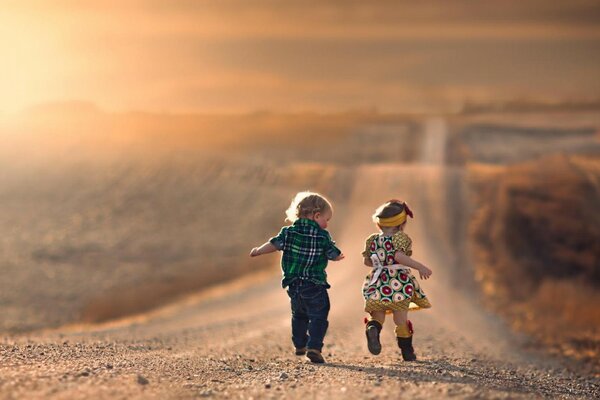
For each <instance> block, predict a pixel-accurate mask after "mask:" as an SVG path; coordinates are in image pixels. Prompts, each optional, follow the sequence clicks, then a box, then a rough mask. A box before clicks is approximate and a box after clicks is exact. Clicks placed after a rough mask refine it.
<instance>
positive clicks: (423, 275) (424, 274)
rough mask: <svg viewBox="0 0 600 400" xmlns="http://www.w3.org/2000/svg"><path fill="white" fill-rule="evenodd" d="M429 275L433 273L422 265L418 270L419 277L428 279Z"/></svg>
mask: <svg viewBox="0 0 600 400" xmlns="http://www.w3.org/2000/svg"><path fill="white" fill-rule="evenodd" d="M431 274H433V272H432V271H431V270H430V269H429V268H427V267H426V266H424V265H423V266H422V267H421V268H419V277H420V278H421V279H429V277H430V276H431Z"/></svg>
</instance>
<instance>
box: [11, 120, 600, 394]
mask: <svg viewBox="0 0 600 400" xmlns="http://www.w3.org/2000/svg"><path fill="white" fill-rule="evenodd" d="M427 126H430V127H432V128H430V129H434V130H440V125H439V122H435V123H432V124H429V125H427ZM442 130H443V129H442ZM429 134H433V133H431V132H430V133H429ZM431 142H432V143H435V141H431ZM424 154H429V155H431V154H433V155H436V154H440V153H439V151H438V150H436V149H428V150H426V151H424ZM428 157H430V156H428ZM431 157H432V158H435V157H438V156H431ZM432 158H428V159H424V160H423V161H424V162H423V163H420V164H411V165H403V164H393V165H390V164H386V165H369V166H362V167H358V168H357V170H356V180H355V187H354V190H353V192H352V195H351V198H350V199H349V203H348V205H347V207H344V209H342V210H338V213H337V214H336V215H335V216H334V219H333V221H332V222H333V224H334V225H335V226H337V227H341V229H338V231H339V232H341V235H338V237H337V238H336V239H337V241H338V244H339V245H340V247H341V248H342V249H343V251H344V253H345V254H346V256H347V258H346V259H345V260H344V261H342V262H339V263H332V264H331V265H330V267H329V268H328V270H329V278H330V283H331V284H332V289H331V292H330V295H331V302H332V312H331V317H330V321H331V325H330V330H329V333H328V335H327V337H326V345H325V349H324V355H325V357H326V359H327V363H326V364H324V365H313V364H310V363H309V362H307V361H306V360H305V359H304V358H303V357H296V356H294V355H293V347H292V345H291V341H290V338H289V336H290V328H289V319H290V315H289V301H288V299H287V296H286V294H285V292H284V291H283V290H281V288H280V286H279V277H278V276H277V274H275V273H273V274H272V273H266V274H261V275H260V276H257V277H252V278H248V279H246V280H241V281H238V282H235V283H232V284H228V285H225V286H221V287H219V288H215V289H213V290H211V291H209V292H207V293H204V294H199V295H197V296H194V297H191V298H189V299H188V300H187V301H184V302H182V303H179V304H176V305H172V306H169V307H165V308H163V309H160V310H157V311H155V312H152V313H149V314H146V315H142V316H138V317H135V318H129V319H125V320H121V321H117V322H114V323H111V324H105V325H100V326H92V327H66V328H63V329H60V330H56V331H50V332H42V333H37V334H33V335H31V336H28V337H23V336H20V337H6V338H4V339H3V341H2V343H1V344H0V398H4V399H13V398H14V399H20V398H56V399H73V398H197V397H208V398H211V397H212V398H245V399H247V398H383V397H388V396H392V398H432V397H433V398H438V397H458V398H482V397H484V398H537V397H551V398H598V397H599V396H600V382H599V380H598V379H596V378H592V377H586V376H579V375H578V374H577V372H572V371H571V372H570V371H568V370H567V369H566V368H564V367H563V366H561V365H560V364H559V363H558V361H556V360H550V359H547V358H543V357H542V356H540V355H536V354H534V353H530V352H528V351H527V350H526V349H525V347H524V346H525V345H526V344H527V342H526V340H524V339H523V338H516V337H515V336H514V335H513V334H511V333H509V332H508V331H507V330H506V328H505V327H504V326H503V325H502V324H501V323H500V322H499V321H498V320H497V319H496V318H495V317H494V316H492V315H490V314H489V313H487V312H486V311H485V310H483V309H482V308H481V307H480V306H479V304H478V301H477V295H476V294H475V293H474V290H473V285H472V283H471V282H470V281H469V279H468V278H467V277H468V276H469V273H470V271H469V265H468V263H467V260H466V259H465V256H464V254H465V251H464V243H462V242H461V239H460V237H461V235H460V231H461V229H462V228H461V226H460V220H461V219H462V217H461V212H462V211H461V203H462V193H463V189H462V178H461V174H462V171H460V170H458V169H452V168H446V167H444V166H443V165H442V163H438V162H435V160H433V159H432ZM391 197H402V198H404V199H405V200H406V201H407V202H408V203H409V204H410V205H411V208H413V209H414V211H415V219H414V220H411V221H410V224H409V226H408V229H407V232H408V233H409V235H411V237H412V238H413V241H414V257H415V258H417V259H419V260H421V261H422V262H424V263H425V264H427V265H429V266H430V267H431V268H432V269H433V271H434V275H433V277H432V279H431V280H429V281H426V282H424V283H423V287H424V290H425V292H426V293H427V294H428V296H429V297H430V299H431V302H432V304H433V308H432V309H431V310H425V311H419V312H416V313H414V314H411V316H410V318H411V319H412V320H413V322H414V324H415V330H416V333H415V348H416V351H417V354H418V356H419V361H417V362H414V363H405V362H403V361H401V358H400V357H399V350H398V349H397V347H396V344H395V340H394V337H393V324H391V323H390V322H389V321H388V322H387V323H386V325H385V326H384V334H383V338H382V341H383V346H384V348H383V351H382V354H381V355H379V356H377V357H375V356H372V355H370V354H369V353H368V351H367V349H366V344H365V341H364V325H363V322H362V319H363V316H364V313H363V311H362V298H361V295H360V286H361V282H362V278H363V277H364V275H365V274H366V273H367V269H366V267H364V266H362V265H361V262H360V261H361V259H360V252H361V251H362V247H363V245H364V238H365V237H366V236H367V235H368V234H369V233H371V232H372V231H373V226H372V222H370V215H371V214H372V212H373V210H374V209H375V207H376V206H377V205H378V204H379V203H381V202H382V201H385V200H386V199H388V198H391ZM257 240H260V238H257ZM268 257H269V256H265V257H262V258H259V259H257V263H258V262H268V263H271V262H272V263H273V264H275V263H276V262H277V260H276V256H274V255H273V256H270V257H271V258H268ZM149 296H151V294H149Z"/></svg>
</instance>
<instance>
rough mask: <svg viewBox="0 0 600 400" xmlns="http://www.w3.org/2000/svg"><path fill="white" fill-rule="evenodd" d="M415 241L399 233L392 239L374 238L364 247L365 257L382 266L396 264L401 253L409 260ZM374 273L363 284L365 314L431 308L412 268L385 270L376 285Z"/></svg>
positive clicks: (384, 237)
mask: <svg viewBox="0 0 600 400" xmlns="http://www.w3.org/2000/svg"><path fill="white" fill-rule="evenodd" d="M411 246H412V240H411V239H410V237H409V236H408V235H407V234H406V233H404V232H402V231H400V232H397V233H395V234H394V235H393V236H385V235H383V234H377V233H375V234H373V235H371V236H369V238H368V239H367V241H366V244H365V251H364V252H363V256H364V257H367V258H371V257H372V256H373V255H375V256H376V257H377V258H378V259H379V261H380V262H381V264H383V265H392V264H396V261H395V260H394V254H396V251H401V252H402V253H404V254H406V255H407V256H410V255H412V249H411ZM374 273H375V269H374V270H373V271H371V272H370V273H369V274H368V275H367V276H366V277H365V281H364V283H363V289H362V292H363V296H364V298H365V311H366V312H368V313H370V312H372V311H386V312H388V313H391V312H392V311H407V310H410V311H412V310H419V309H422V308H430V307H431V304H430V303H429V300H428V299H427V297H426V296H425V293H424V292H423V290H421V286H420V285H419V282H417V279H416V278H415V277H414V276H413V275H412V273H411V271H410V268H408V267H406V268H399V269H387V268H384V269H383V271H381V273H380V274H379V276H378V277H377V279H376V280H375V281H374V282H371V281H372V278H373V274H374Z"/></svg>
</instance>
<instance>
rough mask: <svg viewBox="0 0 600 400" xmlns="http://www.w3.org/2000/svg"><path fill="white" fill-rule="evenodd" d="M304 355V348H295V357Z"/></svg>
mask: <svg viewBox="0 0 600 400" xmlns="http://www.w3.org/2000/svg"><path fill="white" fill-rule="evenodd" d="M305 354H306V347H300V348H298V347H296V355H297V356H303V355H305Z"/></svg>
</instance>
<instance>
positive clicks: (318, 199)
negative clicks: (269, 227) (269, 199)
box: [285, 191, 333, 223]
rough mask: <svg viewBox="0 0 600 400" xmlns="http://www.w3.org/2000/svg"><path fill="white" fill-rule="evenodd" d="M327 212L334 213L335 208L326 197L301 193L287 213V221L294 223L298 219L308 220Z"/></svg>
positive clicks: (312, 193)
mask: <svg viewBox="0 0 600 400" xmlns="http://www.w3.org/2000/svg"><path fill="white" fill-rule="evenodd" d="M326 211H333V207H332V206H331V203H330V202H329V200H327V199H326V198H325V197H324V196H322V195H320V194H319V193H314V192H309V191H306V192H300V193H298V194H296V196H295V197H294V199H293V200H292V203H291V204H290V206H289V208H288V209H287V210H286V211H285V215H286V216H287V218H286V219H285V220H286V221H290V222H292V223H293V222H294V221H296V220H297V219H298V218H307V217H311V216H313V215H314V214H315V213H317V212H320V213H324V212H326Z"/></svg>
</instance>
